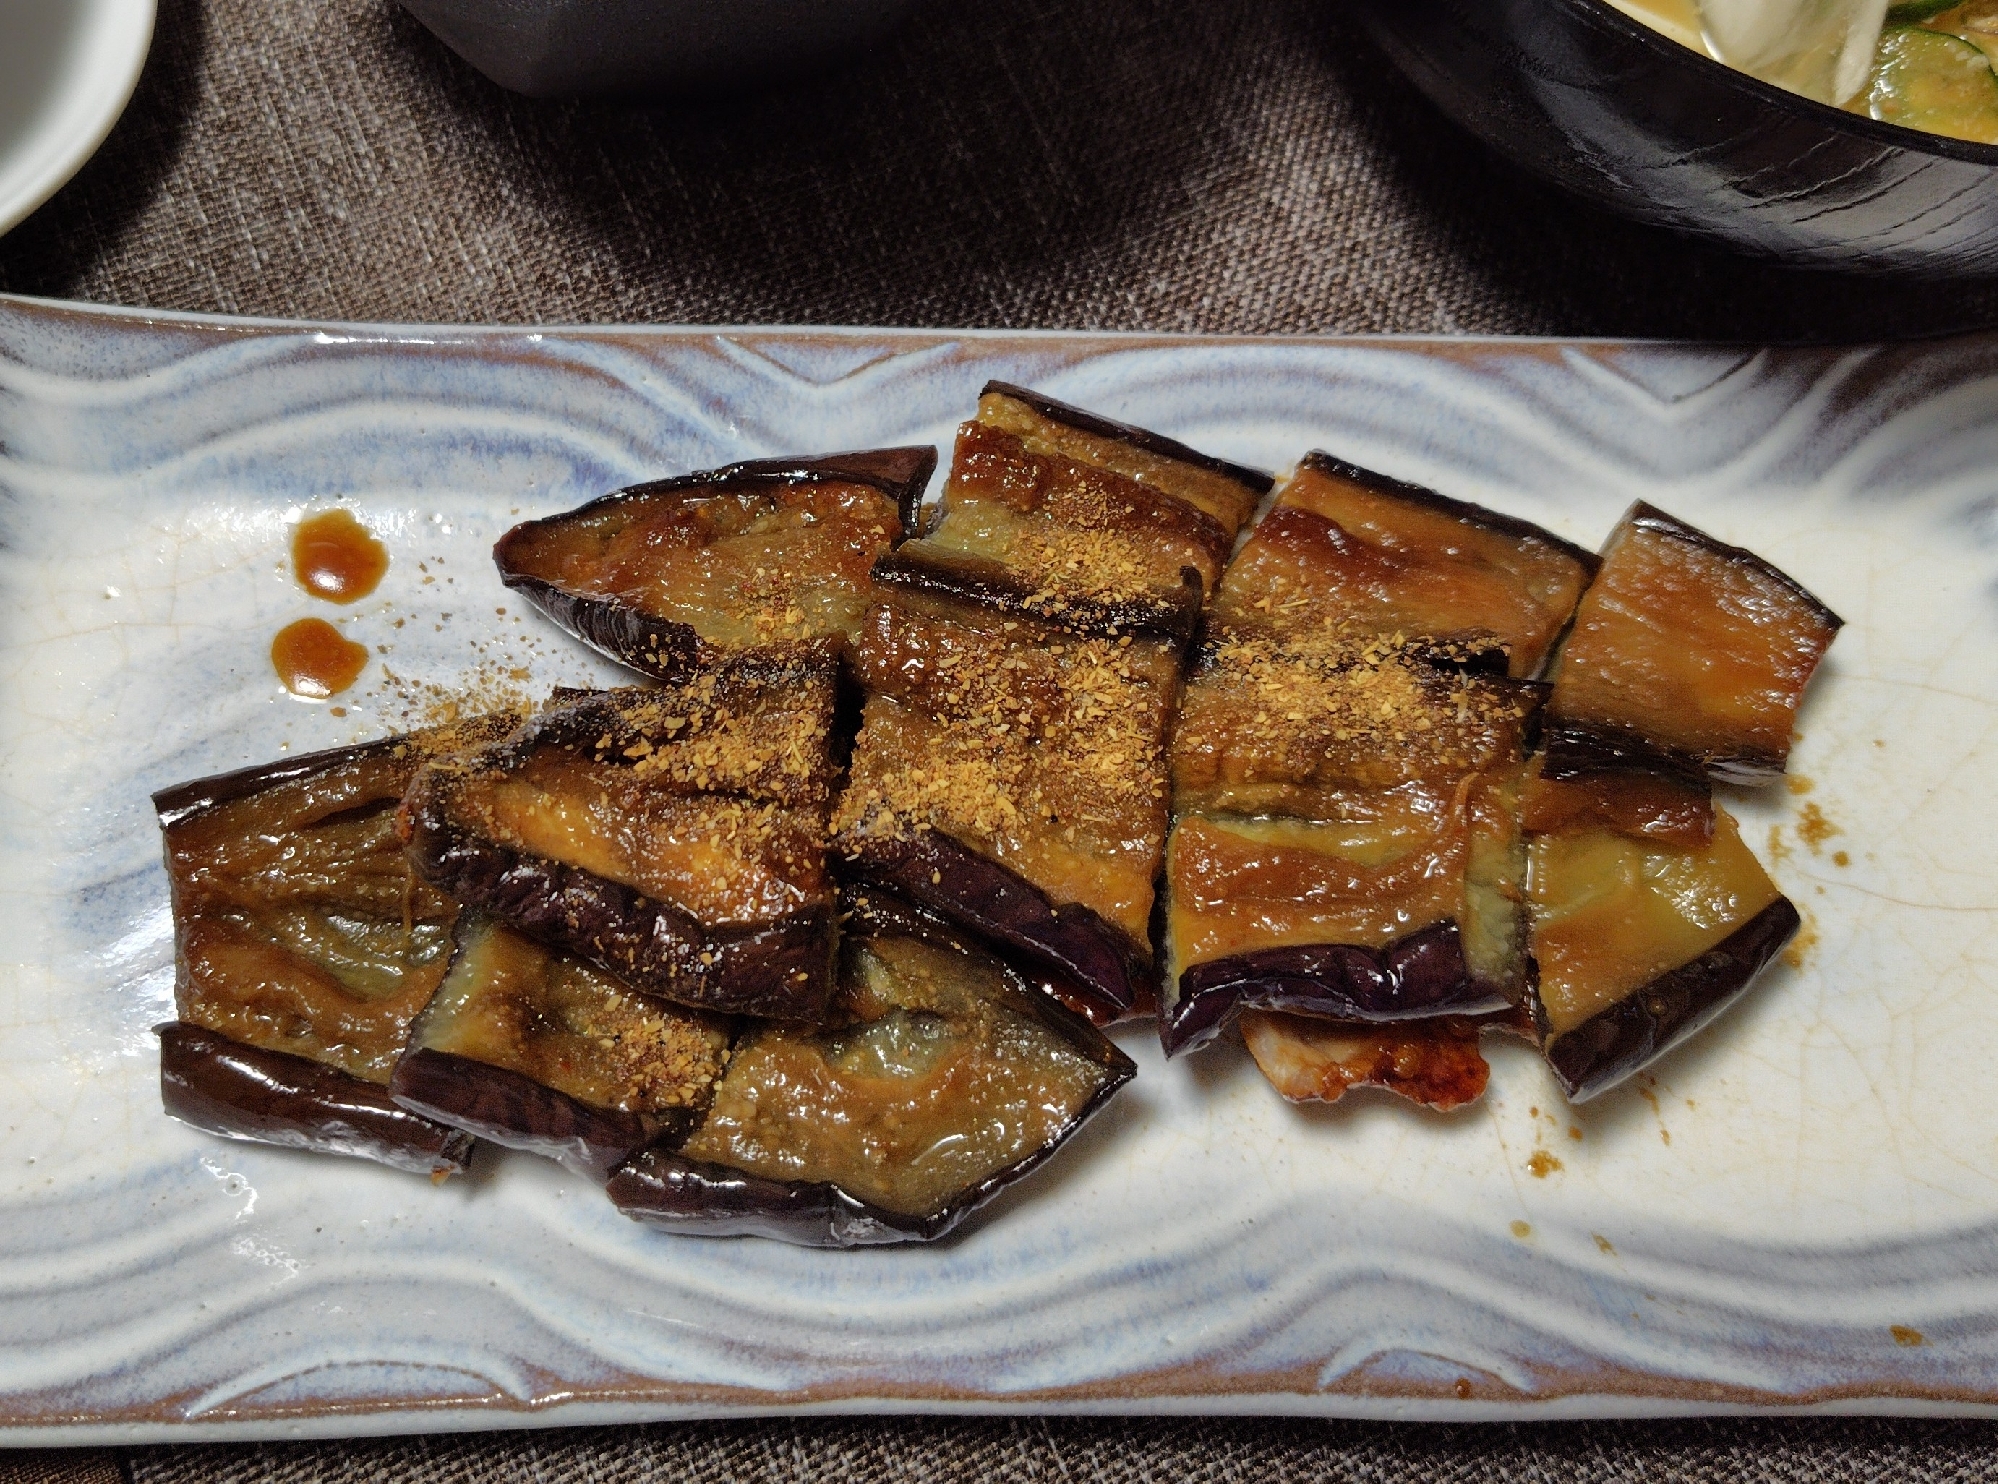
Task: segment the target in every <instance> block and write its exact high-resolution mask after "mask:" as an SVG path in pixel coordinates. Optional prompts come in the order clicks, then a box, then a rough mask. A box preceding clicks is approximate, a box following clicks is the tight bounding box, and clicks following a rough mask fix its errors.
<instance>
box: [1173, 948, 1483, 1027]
mask: <svg viewBox="0 0 1998 1484" xmlns="http://www.w3.org/2000/svg"><path fill="white" fill-rule="evenodd" d="M1512 1004H1513V1001H1512V998H1511V997H1510V996H1508V995H1507V994H1506V993H1505V991H1504V990H1503V989H1501V988H1500V987H1498V986H1497V985H1492V984H1487V983H1484V982H1483V981H1481V980H1479V979H1477V978H1475V977H1474V976H1473V975H1472V973H1471V969H1470V966H1469V964H1467V963H1466V962H1465V960H1464V949H1463V942H1462V939H1461V937H1460V936H1459V933H1458V930H1457V924H1456V923H1454V922H1439V923H1433V924H1431V925H1430V926H1428V927H1426V928H1421V929H1419V930H1417V931H1416V932H1413V933H1410V934H1409V935H1408V936H1407V937H1405V938H1401V939H1398V940H1397V941H1395V942H1393V943H1390V944H1388V945H1387V946H1386V947H1385V948H1366V947H1362V946H1359V945H1357V944H1351V943H1312V944H1301V945H1299V946H1297V947H1282V948H1262V949H1258V950H1256V951H1255V952H1253V953H1238V954H1232V955H1230V956H1229V957H1227V958H1217V959H1212V960H1210V961H1209V962H1207V963H1203V964H1195V965H1194V966H1193V967H1192V968H1190V969H1188V970H1186V971H1185V972H1184V973H1182V974H1181V975H1180V976H1179V995H1178V997H1177V998H1176V999H1175V1000H1174V1001H1173V1002H1172V1003H1171V1004H1170V1005H1168V1004H1167V1003H1166V1001H1165V1000H1164V999H1163V998H1161V999H1160V1001H1159V1041H1160V1043H1161V1044H1162V1045H1163V1046H1164V1048H1165V1053H1166V1055H1167V1056H1177V1055H1179V1054H1180V1053H1181V1052H1183V1051H1191V1050H1193V1049H1195V1048H1196V1047H1200V1046H1204V1045H1206V1044H1207V1043H1208V1042H1209V1041H1211V1040H1213V1039H1214V1038H1215V1037H1216V1036H1217V1035H1219V1034H1220V1033H1221V1031H1222V1030H1223V1029H1224V1028H1225V1027H1226V1026H1227V1025H1228V1023H1229V1022H1230V1021H1231V1020H1233V1019H1234V1017H1235V1015H1236V1014H1237V1012H1239V1011H1242V1010H1278V1011H1284V1012H1286V1013H1289V1014H1293V1015H1308V1016H1316V1017H1318V1018H1320V1019H1325V1020H1340V1021H1348V1022H1353V1023H1356V1024H1361V1025H1392V1024H1396V1023H1406V1022H1408V1021H1413V1020H1428V1019H1434V1018H1436V1017H1438V1016H1445V1015H1449V1016H1479V1015H1491V1014H1496V1013H1498V1012H1501V1011H1504V1010H1508V1009H1511V1008H1512Z"/></svg>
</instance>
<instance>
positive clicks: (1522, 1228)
mask: <svg viewBox="0 0 1998 1484" xmlns="http://www.w3.org/2000/svg"><path fill="white" fill-rule="evenodd" d="M1512 1234H1513V1235H1514V1236H1515V1237H1518V1238H1519V1239H1520V1241H1522V1242H1524V1241H1525V1240H1526V1239H1527V1238H1528V1237H1530V1236H1532V1235H1533V1228H1532V1227H1531V1226H1530V1225H1528V1224H1527V1223H1526V1222H1524V1221H1515V1222H1514V1223H1513V1224H1512Z"/></svg>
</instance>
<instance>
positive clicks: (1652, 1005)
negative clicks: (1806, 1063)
mask: <svg viewBox="0 0 1998 1484" xmlns="http://www.w3.org/2000/svg"><path fill="white" fill-rule="evenodd" d="M1801 920H1802V919H1801V918H1800V917H1799V916H1798V913H1797V909H1796V907H1795V906H1793V905H1792V904H1791V902H1790V900H1789V898H1788V897H1778V898H1776V900H1775V901H1773V902H1771V903H1770V904H1769V905H1768V906H1767V907H1764V908H1763V909H1762V910H1761V911H1760V912H1758V913H1757V914H1756V915H1755V916H1753V917H1751V918H1750V919H1749V920H1748V921H1747V922H1745V923H1743V924H1742V925H1741V926H1740V927H1738V928H1736V929H1735V930H1734V931H1733V932H1732V933H1730V934H1729V935H1728V936H1727V937H1725V938H1723V939H1722V940H1721V941H1720V942H1718V943H1716V944H1715V945H1714V946H1713V947H1712V948H1709V949H1708V950H1707V951H1706V952H1705V953H1703V954H1701V955H1700V956H1699V957H1698V958H1696V959H1694V960H1692V961H1691V962H1690V963H1685V964H1681V965H1680V966H1679V967H1678V968H1676V969H1671V970H1668V971H1667V972H1665V973H1663V974H1661V975H1659V976H1658V977H1657V978H1656V979H1654V980H1652V981H1651V982H1650V983H1649V984H1647V985H1645V986H1644V987H1643V988H1642V989H1640V990H1637V991H1636V992H1635V993H1633V994H1630V995H1627V996H1625V997H1624V998H1623V999H1621V1000H1619V1001H1617V1003H1616V1004H1614V1005H1612V1006H1610V1007H1609V1008H1608V1009H1607V1010H1604V1011H1603V1012H1602V1013H1601V1014H1599V1015H1595V1016H1593V1017H1591V1018H1590V1019H1588V1020H1585V1021H1583V1022H1582V1023H1581V1024H1580V1025H1578V1026H1576V1027H1575V1028H1574V1029H1573V1030H1571V1031H1568V1032H1567V1033H1565V1034H1563V1035H1560V1036H1556V1037H1555V1038H1554V1039H1553V1040H1551V1041H1549V1042H1547V1043H1546V1045H1545V1047H1544V1054H1545V1056H1546V1058H1547V1064H1548V1065H1549V1066H1550V1067H1552V1068H1553V1069H1554V1076H1555V1078H1556V1079H1557V1080H1558V1081H1559V1082H1560V1084H1561V1089H1562V1091H1564V1092H1565V1093H1567V1095H1568V1101H1570V1102H1572V1103H1582V1102H1587V1101H1588V1100H1589V1099H1590V1098H1592V1097H1595V1096H1597V1095H1598V1094H1599V1093H1603V1092H1606V1091H1608V1090H1609V1089H1610V1088H1612V1087H1614V1086H1616V1085H1617V1084H1618V1083H1619V1082H1621V1081H1623V1080H1624V1079H1625V1078H1626V1077H1629V1076H1631V1075H1632V1074H1633V1073H1635V1072H1638V1071H1641V1070H1643V1068H1644V1067H1645V1066H1647V1065H1649V1064H1650V1063H1651V1062H1653V1061H1656V1060H1657V1059H1658V1058H1659V1057H1661V1056H1663V1055H1664V1054H1665V1053H1666V1052H1668V1051H1670V1050H1671V1049H1672V1048H1673V1047H1674V1046H1677V1045H1678V1044H1679V1043H1680V1042H1681V1041H1684V1040H1685V1039H1686V1038H1687V1037H1689V1036H1691V1035H1693V1034H1694V1033H1695V1032H1697V1031H1698V1030H1699V1029H1700V1028H1701V1027H1702V1026H1704V1025H1705V1024H1706V1023H1707V1022H1708V1021H1710V1020H1712V1019H1713V1018H1714V1017H1715V1016H1716V1015H1719V1014H1720V1013H1721V1011H1723V1010H1725V1009H1726V1008H1727V1007H1728V1006H1729V1005H1731V1004H1733V1003H1734V1001H1735V1000H1736V999H1738V998H1739V997H1740V996H1741V995H1742V993H1743V992H1744V991H1745V990H1747V988H1748V987H1749V985H1750V984H1751V983H1753V982H1754V980H1755V977H1756V976H1757V975H1758V974H1760V973H1761V972H1762V970H1763V969H1764V968H1766V967H1767V966H1768V964H1769V962H1770V960H1771V959H1773V958H1775V957H1776V955H1777V954H1778V953H1780V952H1781V951H1782V949H1783V945H1784V944H1786V943H1788V942H1789V941H1790V938H1791V936H1792V935H1793V934H1794V933H1795V932H1796V931H1797V928H1798V926H1799V925H1800V923H1801Z"/></svg>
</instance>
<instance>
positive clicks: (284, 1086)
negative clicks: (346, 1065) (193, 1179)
mask: <svg viewBox="0 0 1998 1484" xmlns="http://www.w3.org/2000/svg"><path fill="white" fill-rule="evenodd" d="M154 1032H155V1034H157V1035H158V1036H159V1038H160V1101H161V1103H162V1104H163V1105H164V1106H165V1108H166V1111H167V1112H168V1113H170V1114H171V1115H172V1116H173V1117H175V1118H178V1119H179V1120H180V1121H181V1122H182V1123H187V1124H192V1125H193V1126H194V1127H195V1128H198V1129H201V1130H203V1131H204V1132H206V1133H211V1134H219V1135H221V1136H222V1137H223V1138H228V1139H245V1140H248V1141H250V1142H252V1143H257V1144H275V1145H278V1146H279V1147H281V1148H286V1149H309V1150H312V1151H314V1152H315V1153H320V1154H344V1155H350V1156H353V1157H355V1158H358V1159H372V1160H375V1161H377V1162H378V1163H380V1164H385V1165H390V1166H392V1167H394V1168H395V1169H399V1170H408V1171H411V1172H412V1173H414V1174H418V1175H438V1174H447V1175H456V1174H461V1173H463V1171H464V1169H465V1165H466V1162H467V1161H468V1160H469V1159H470V1158H471V1153H472V1143H473V1141H472V1136H471V1135H470V1134H468V1133H466V1132H464V1131H463V1130H462V1129H457V1128H452V1127H450V1126H449V1125H447V1124H443V1123H439V1122H437V1121H435V1120H433V1119H430V1118H426V1117H424V1116H422V1115H421V1114H419V1113H413V1112H411V1111H410V1110H409V1109H407V1108H403V1107H400V1106H398V1105H397V1104H396V1102H395V1101H394V1100H393V1099H392V1098H391V1097H390V1096H389V1090H388V1089H387V1088H386V1087H380V1086H377V1085H376V1084H375V1083H372V1082H363V1081H362V1080H361V1079H360V1078H358V1077H355V1076H352V1075H351V1074H349V1073H347V1072H343V1071H341V1070H340V1069H339V1068H338V1067H329V1066H326V1065H325V1064H324V1063H321V1062H316V1061H312V1060H309V1059H308V1058H306V1057H302V1056H293V1055H292V1054H291V1053H290V1052H288V1051H271V1050H267V1049H266V1048H264V1047H261V1046H250V1045H246V1044H245V1043H243V1042H241V1041H236V1040H232V1039H231V1038H230V1037H228V1036H224V1035H219V1034H217V1033H216V1032H214V1031H211V1030H209V1029H207V1028H206V1027H205V1026H198V1025H192V1024H190V1023H188V1022H187V1021H184V1020H176V1021H171V1022H169V1023H168V1024H166V1025H161V1026H156V1027H154Z"/></svg>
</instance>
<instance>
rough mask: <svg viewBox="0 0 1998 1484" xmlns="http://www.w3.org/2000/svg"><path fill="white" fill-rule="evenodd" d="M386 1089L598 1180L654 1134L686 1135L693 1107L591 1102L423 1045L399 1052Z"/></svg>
mask: <svg viewBox="0 0 1998 1484" xmlns="http://www.w3.org/2000/svg"><path fill="white" fill-rule="evenodd" d="M389 1093H390V1095H391V1096H392V1097H393V1098H394V1099H395V1101H396V1103H397V1104H398V1105H399V1106H401V1107H404V1108H407V1109H408V1110H410V1111H411V1112H412V1113H419V1114H421V1115H423V1116H424V1117H426V1118H434V1119H436V1120H437V1121H438V1122H439V1123H444V1124H449V1125H450V1126H451V1127H453V1128H460V1129H463V1130H465V1132H466V1133H467V1134H476V1135H478V1136H479V1137H480V1138H482V1139H488V1140H491V1141H492V1142H493V1143H495V1144H501V1145H504V1146H505V1147H506V1148H508V1149H522V1150H526V1151H527V1152H529V1153H531V1154H540V1155H545V1156H546V1157H547V1158H549V1159H554V1160H559V1161H560V1162H561V1163H562V1164H564V1165H566V1166H567V1167H568V1168H570V1169H571V1170H574V1171H575V1172H576V1173H577V1174H578V1175H582V1176H584V1177H586V1178H588V1179H591V1180H595V1181H597V1182H598V1183H599V1184H601V1183H603V1182H604V1181H606V1180H608V1179H609V1178H610V1176H611V1171H613V1170H615V1169H616V1168H617V1167H618V1166H619V1165H621V1164H623V1163H624V1162H625V1160H627V1159H629V1158H630V1157H631V1156H632V1154H634V1153H635V1152H636V1151H637V1150H639V1149H641V1148H643V1147H644V1146H645V1145H647V1144H650V1143H652V1142H653V1141H654V1140H659V1139H672V1140H679V1139H684V1138H685V1137H686V1136H687V1134H688V1132H689V1131H690V1130H691V1129H692V1128H693V1126H694V1124H695V1122H696V1121H697V1115H696V1114H695V1113H694V1111H693V1110H692V1109H676V1110H674V1112H673V1113H671V1114H644V1113H625V1112H622V1111H620V1110H618V1109H616V1108H592V1107H590V1106H589V1105H588V1104H587V1103H582V1102H578V1101H577V1100H576V1099H575V1098H572V1097H570V1096H569V1095H568V1094H567V1093H564V1092H558V1091H557V1090H556V1089H554V1088H552V1087H549V1086H546V1085H545V1084H543V1083H540V1082H536V1081H535V1080H534V1079H533V1078H531V1077H526V1076H523V1075H522V1074H520V1073H519V1072H516V1071H513V1070H512V1069H511V1068H508V1067H495V1066H491V1065H489V1064H488V1063H486V1062H482V1061H477V1060H474V1059H473V1058H471V1057H465V1056H456V1055H453V1054H452V1053H450V1052H448V1051H433V1050H431V1049H429V1048H427V1047H421V1048H418V1049H415V1050H412V1051H409V1052H406V1053H404V1055H403V1057H402V1059H401V1060H400V1061H398V1062H397V1063H396V1066H395V1071H394V1072H393V1073H392V1074H391V1075H390V1077H389Z"/></svg>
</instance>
